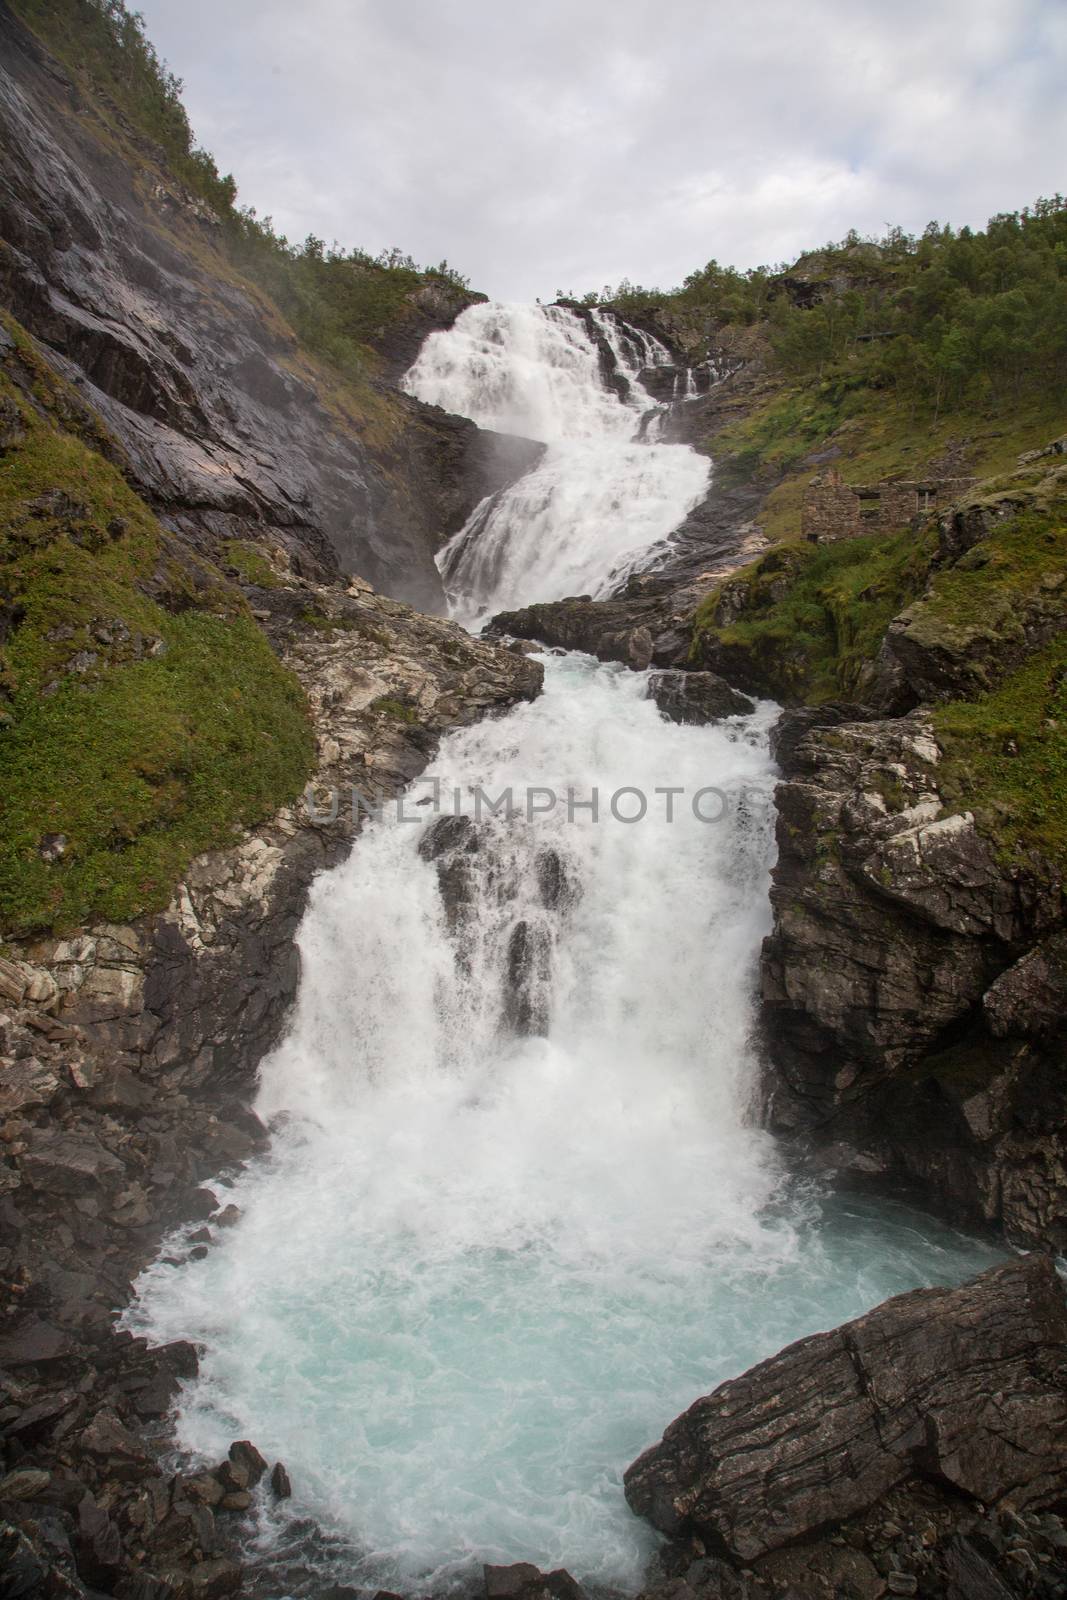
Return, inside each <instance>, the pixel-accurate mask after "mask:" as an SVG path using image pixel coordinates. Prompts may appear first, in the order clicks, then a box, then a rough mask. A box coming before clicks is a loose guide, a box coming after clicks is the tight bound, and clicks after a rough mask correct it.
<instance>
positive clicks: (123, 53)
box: [12, 0, 469, 377]
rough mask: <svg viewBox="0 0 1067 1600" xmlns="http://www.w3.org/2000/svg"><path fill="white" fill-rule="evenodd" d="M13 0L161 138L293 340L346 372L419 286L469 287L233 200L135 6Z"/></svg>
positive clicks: (74, 64) (100, 100)
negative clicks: (294, 229) (290, 234)
mask: <svg viewBox="0 0 1067 1600" xmlns="http://www.w3.org/2000/svg"><path fill="white" fill-rule="evenodd" d="M12 4H13V6H14V9H15V10H16V11H17V12H18V14H19V15H20V16H21V17H22V18H23V20H24V21H25V22H27V23H28V24H29V25H30V27H32V28H33V29H34V31H35V32H36V33H37V34H38V36H39V37H40V38H41V39H42V40H43V41H44V43H45V44H46V45H47V46H48V48H49V50H51V51H52V52H53V54H55V55H56V56H57V57H58V58H59V60H60V61H62V63H63V65H64V66H65V67H66V68H67V70H68V71H69V72H70V74H71V76H72V77H73V79H74V80H75V82H78V83H81V84H82V85H84V86H85V87H86V88H87V90H88V91H89V93H90V94H91V96H92V98H93V100H94V102H95V103H96V104H97V105H98V106H99V107H100V108H101V110H102V112H103V113H104V115H105V116H106V115H108V114H109V113H110V114H111V115H112V117H113V118H115V119H116V120H117V121H118V122H119V123H120V125H121V124H123V123H125V124H126V125H127V126H129V127H132V128H133V129H134V130H136V132H137V133H139V134H141V135H143V136H145V137H147V138H148V139H150V140H151V141H152V142H153V144H155V145H156V146H158V147H159V156H160V158H161V160H162V162H163V164H164V165H165V166H166V167H167V168H169V170H170V171H171V172H172V173H173V174H174V175H175V177H177V178H178V179H179V180H180V181H181V182H182V183H183V184H184V185H185V186H186V188H187V189H188V190H189V191H190V192H191V193H192V194H193V195H195V196H196V197H197V198H198V199H200V200H201V201H203V202H205V203H206V204H207V205H208V206H209V207H210V208H211V210H212V211H213V212H214V213H215V215H216V216H217V217H218V219H219V223H220V229H219V239H220V244H221V246H222V248H223V250H224V251H225V253H226V255H227V257H228V258H229V260H230V262H231V263H232V265H233V266H234V267H236V268H237V269H238V270H239V271H240V272H242V273H244V274H246V275H247V276H248V277H250V278H251V279H253V280H254V281H255V282H256V283H258V284H259V285H260V286H261V287H262V288H263V289H265V290H266V292H267V293H268V294H269V295H270V296H271V298H272V299H273V300H274V301H275V303H276V304H277V305H278V307H279V308H280V310H281V311H282V312H283V314H284V315H285V316H286V317H287V319H288V320H289V322H290V323H291V324H292V327H293V329H294V331H295V332H296V334H297V335H298V337H299V338H300V340H301V342H302V343H303V344H304V345H305V346H306V347H307V348H308V349H309V350H311V351H313V352H314V353H315V354H316V355H319V356H323V357H325V358H326V359H327V360H328V361H330V362H331V363H332V364H333V365H334V366H336V367H338V368H339V369H340V370H341V371H342V372H344V373H345V374H346V375H348V376H350V377H358V376H359V375H361V374H362V373H363V372H365V371H366V370H367V369H368V368H373V365H374V357H373V354H372V350H373V345H374V341H375V339H376V337H377V336H379V335H380V334H382V333H383V332H384V331H385V330H387V329H388V328H389V327H390V325H392V324H395V323H396V321H397V320H402V319H403V318H404V317H405V316H407V315H408V314H409V313H410V310H411V295H412V292H413V291H414V290H416V289H418V288H420V287H422V286H425V285H438V286H440V287H445V288H452V289H459V290H464V291H465V290H467V289H468V288H469V284H468V281H467V279H465V278H463V277H462V276H461V275H460V274H459V273H458V272H456V271H455V270H454V269H453V268H452V267H450V266H449V264H448V262H447V261H442V262H440V264H439V265H437V266H435V267H426V268H421V267H418V266H417V265H416V263H415V262H414V261H413V260H412V259H411V257H410V256H408V255H406V254H405V253H404V252H403V251H401V250H397V249H392V250H385V251H382V252H381V253H380V254H379V255H376V256H375V255H370V254H368V253H367V252H366V251H364V250H360V249H351V250H345V249H343V248H342V247H340V246H339V245H337V244H333V245H329V246H327V245H326V244H325V242H324V241H323V240H322V239H317V238H315V237H314V235H309V236H308V238H307V239H305V240H304V242H303V243H302V244H296V243H293V242H291V241H290V240H288V239H287V238H286V237H285V236H284V235H283V234H279V233H277V232H276V231H275V228H274V226H273V222H272V219H271V218H270V217H265V218H260V217H257V215H256V213H255V210H254V209H253V208H248V207H241V206H238V204H237V184H236V182H235V181H234V178H233V176H232V174H230V173H226V174H220V172H219V170H218V167H217V165H216V163H215V161H214V158H213V157H212V156H211V155H210V154H209V153H208V152H207V151H206V150H204V149H201V148H200V147H199V146H198V145H197V144H196V141H195V139H194V136H193V131H192V128H191V126H190V123H189V118H188V115H187V113H186V110H185V107H184V105H183V104H182V99H181V94H182V82H181V80H180V79H179V78H177V77H175V75H174V74H173V73H172V72H171V71H170V70H169V68H168V67H167V66H166V64H165V63H164V62H162V61H161V60H160V58H159V56H158V54H157V53H156V50H155V48H154V47H153V45H152V44H151V42H150V40H149V39H148V38H147V36H146V34H145V31H144V21H143V18H142V17H141V16H140V14H139V13H138V12H132V11H130V10H129V9H128V8H127V6H126V5H125V3H124V0H12Z"/></svg>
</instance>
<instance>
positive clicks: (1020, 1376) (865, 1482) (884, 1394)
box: [624, 1256, 1067, 1594]
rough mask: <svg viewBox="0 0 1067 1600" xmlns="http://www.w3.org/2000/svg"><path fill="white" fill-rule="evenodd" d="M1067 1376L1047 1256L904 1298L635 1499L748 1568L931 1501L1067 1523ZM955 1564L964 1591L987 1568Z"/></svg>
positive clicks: (763, 1375)
mask: <svg viewBox="0 0 1067 1600" xmlns="http://www.w3.org/2000/svg"><path fill="white" fill-rule="evenodd" d="M1065 1374H1067V1306H1065V1303H1064V1291H1063V1285H1062V1284H1061V1282H1060V1280H1059V1278H1058V1275H1057V1273H1056V1271H1055V1267H1054V1264H1053V1262H1052V1261H1051V1259H1050V1258H1048V1257H1043V1256H1031V1257H1028V1258H1026V1259H1025V1260H1022V1261H1017V1262H1012V1263H1011V1264H1010V1265H1008V1266H1004V1267H997V1268H994V1269H993V1270H992V1271H990V1272H986V1273H983V1274H982V1276H981V1277H979V1278H977V1279H975V1280H974V1281H973V1282H972V1283H970V1284H967V1285H965V1286H964V1287H963V1288H960V1289H921V1290H917V1291H916V1292H914V1293H912V1294H907V1295H901V1296H899V1297H897V1298H896V1299H893V1300H889V1301H887V1302H886V1303H885V1304H884V1305H882V1306H879V1307H878V1308H877V1309H876V1310H875V1311H872V1312H870V1313H869V1314H868V1315H867V1316H865V1317H860V1318H858V1319H857V1320H856V1321H854V1322H849V1323H845V1324H844V1325H843V1326H842V1327H840V1328H837V1329H835V1330H834V1331H833V1332H832V1333H821V1334H815V1335H814V1336H812V1337H811V1338H808V1339H802V1340H800V1341H799V1343H797V1344H794V1345H791V1346H789V1348H788V1349H786V1350H783V1351H782V1352H781V1353H780V1354H779V1355H776V1356H773V1357H771V1359H770V1360H769V1361H764V1362H762V1363H761V1364H760V1365H759V1366H757V1367H754V1368H753V1369H752V1371H751V1372H748V1373H746V1374H745V1375H744V1376H743V1377H741V1378H737V1379H733V1380H731V1381H730V1382H728V1383H725V1384H722V1385H721V1386H720V1387H719V1388H718V1389H716V1390H715V1391H714V1393H713V1394H711V1395H708V1396H707V1397H705V1398H704V1399H702V1400H698V1401H697V1402H696V1403H695V1405H693V1406H691V1407H690V1408H689V1410H688V1411H687V1412H685V1413H684V1414H683V1415H682V1416H681V1417H679V1418H678V1419H677V1420H676V1421H675V1422H673V1423H672V1424H671V1426H670V1427H669V1428H668V1429H667V1431H666V1433H665V1434H664V1436H663V1439H662V1441H661V1442H660V1443H659V1444H657V1445H654V1446H653V1447H652V1448H651V1449H650V1450H648V1451H646V1452H645V1454H644V1455H643V1456H641V1457H640V1458H639V1459H638V1460H637V1461H636V1462H634V1464H633V1465H632V1466H631V1467H630V1468H629V1469H628V1470H627V1472H626V1475H625V1480H624V1481H625V1488H626V1497H627V1500H628V1501H629V1503H630V1505H631V1507H632V1508H633V1510H634V1511H635V1512H637V1513H638V1515H641V1516H645V1517H647V1518H648V1519H649V1520H650V1521H651V1522H652V1523H653V1524H654V1526H655V1527H657V1528H658V1529H660V1531H661V1532H663V1533H665V1534H667V1535H668V1536H669V1537H671V1538H674V1539H683V1538H692V1537H693V1536H695V1537H697V1538H698V1539H700V1540H701V1541H702V1542H703V1544H704V1546H705V1547H706V1548H707V1549H708V1550H709V1552H713V1553H716V1554H719V1555H725V1556H726V1557H727V1558H728V1559H729V1560H731V1561H734V1562H736V1563H738V1564H741V1565H745V1566H748V1565H750V1564H752V1563H758V1562H759V1561H760V1560H761V1558H765V1557H768V1556H769V1555H772V1553H774V1552H778V1551H782V1550H783V1549H784V1548H785V1547H787V1546H793V1545H796V1544H798V1543H799V1542H801V1541H806V1540H811V1539H813V1538H823V1537H824V1536H826V1535H828V1534H829V1533H831V1532H833V1531H834V1530H836V1529H839V1528H841V1527H844V1526H848V1525H851V1524H853V1523H854V1522H855V1521H856V1519H859V1518H862V1517H863V1516H865V1515H866V1514H867V1513H869V1512H870V1511H871V1509H872V1508H874V1507H876V1506H878V1505H879V1504H884V1502H885V1500H886V1497H887V1496H889V1495H890V1494H891V1493H892V1492H893V1491H896V1490H901V1489H905V1488H906V1489H907V1490H908V1491H909V1492H910V1491H911V1490H912V1488H913V1486H915V1485H916V1484H918V1485H927V1486H928V1492H929V1491H932V1492H933V1494H934V1496H935V1498H936V1499H938V1500H940V1501H941V1502H942V1504H943V1505H944V1506H946V1507H948V1508H949V1509H950V1510H951V1508H952V1507H953V1506H955V1507H956V1508H957V1515H958V1514H959V1512H960V1511H966V1510H968V1509H969V1508H970V1506H971V1505H973V1504H974V1503H975V1502H978V1503H980V1504H981V1505H982V1506H984V1507H989V1508H994V1509H995V1508H996V1507H998V1506H1000V1505H1004V1506H1009V1507H1010V1508H1011V1510H1012V1511H1013V1512H1015V1513H1018V1512H1020V1511H1024V1510H1027V1509H1031V1508H1032V1509H1037V1508H1040V1507H1042V1506H1050V1505H1052V1506H1054V1505H1056V1504H1058V1503H1059V1502H1060V1501H1061V1500H1062V1498H1063V1495H1064V1493H1065V1492H1067V1388H1065V1386H1064V1377H1065ZM883 1515H884V1513H883ZM855 1542H856V1544H857V1545H858V1546H860V1547H862V1542H863V1541H862V1539H859V1540H857V1541H855ZM944 1556H945V1564H946V1567H947V1568H948V1569H949V1571H950V1576H951V1574H952V1572H955V1574H956V1576H955V1578H953V1580H952V1581H957V1582H958V1577H959V1573H960V1571H962V1570H963V1569H965V1568H966V1567H967V1566H968V1564H973V1557H972V1553H971V1551H970V1549H968V1548H964V1547H962V1546H961V1545H959V1544H954V1543H951V1542H950V1543H949V1545H948V1547H947V1548H946V1550H945V1552H944ZM759 1571H760V1568H759V1567H758V1566H757V1573H758V1572H759ZM771 1571H773V1565H772V1567H771ZM874 1576H875V1577H877V1573H875V1574H874ZM803 1592H808V1591H807V1590H804V1591H803ZM875 1592H884V1591H882V1590H876V1591H875ZM890 1592H891V1593H900V1594H904V1593H914V1592H915V1590H914V1589H911V1588H909V1587H903V1588H901V1587H897V1588H893V1587H892V1586H890ZM923 1592H924V1593H926V1592H927V1591H926V1590H925V1589H924V1590H923ZM994 1592H995V1590H994ZM1009 1592H1010V1591H1009Z"/></svg>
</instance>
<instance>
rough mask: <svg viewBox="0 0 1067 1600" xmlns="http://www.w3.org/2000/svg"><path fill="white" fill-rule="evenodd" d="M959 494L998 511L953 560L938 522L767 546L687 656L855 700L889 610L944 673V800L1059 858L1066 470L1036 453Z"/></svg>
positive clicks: (708, 614)
mask: <svg viewBox="0 0 1067 1600" xmlns="http://www.w3.org/2000/svg"><path fill="white" fill-rule="evenodd" d="M1052 459H1053V462H1054V463H1055V462H1056V461H1057V460H1058V458H1055V457H1054V458H1052ZM969 500H970V503H971V505H972V507H973V508H975V510H980V509H981V507H982V505H983V503H984V504H985V506H986V507H987V508H994V507H995V508H996V511H997V515H996V516H994V517H992V518H991V521H990V525H989V529H988V531H987V532H986V533H985V535H984V536H983V537H981V538H979V539H978V540H977V542H976V543H974V544H973V545H972V546H971V548H970V549H968V550H967V551H966V553H965V554H963V555H962V556H961V557H960V558H959V559H958V560H949V559H946V553H945V549H944V546H943V545H942V542H941V540H940V538H939V532H938V527H937V523H936V520H931V521H930V522H928V523H927V524H926V525H925V526H924V527H923V528H922V529H921V530H919V531H918V532H915V531H913V530H910V529H909V530H906V531H904V532H901V533H895V534H867V535H861V536H860V537H858V538H851V539H842V540H840V541H838V542H836V543H833V544H828V545H813V544H806V543H801V542H799V541H787V542H783V543H781V544H778V545H775V546H772V548H771V549H770V550H768V551H766V552H764V554H763V555H761V556H760V557H759V558H758V559H757V560H756V561H754V562H752V563H751V564H750V565H749V566H747V567H744V568H742V569H741V571H740V572H737V573H734V574H732V575H731V576H730V577H728V578H726V579H724V580H723V581H722V582H721V583H719V584H718V585H717V586H716V587H715V588H714V589H713V590H712V591H711V592H710V593H709V594H708V595H707V597H706V598H705V600H704V601H703V602H702V604H701V606H700V607H699V608H698V610H697V612H696V615H695V618H694V633H693V646H692V659H693V662H694V664H698V665H705V666H710V667H712V668H713V669H714V670H716V671H719V672H725V673H726V674H727V675H728V676H730V677H732V678H734V679H736V680H738V681H740V682H741V683H743V684H744V685H745V686H746V687H748V688H751V689H752V690H754V691H756V692H759V693H763V694H767V695H770V696H773V697H774V698H777V699H779V700H782V701H784V702H786V703H789V704H794V705H795V704H808V705H818V704H821V703H825V702H827V701H835V700H836V701H863V700H864V699H865V698H866V696H867V695H868V694H869V692H870V689H871V684H872V677H873V673H874V666H875V662H876V660H877V658H878V656H879V651H880V649H881V646H882V641H883V640H884V639H885V637H886V634H887V630H889V628H890V624H891V623H892V624H893V631H892V633H891V634H890V637H891V638H893V637H895V636H896V635H897V633H898V632H899V633H900V635H901V638H906V641H907V646H908V649H909V652H916V651H917V652H918V653H919V654H920V655H921V656H923V657H924V658H925V659H926V660H927V661H929V662H930V663H931V664H932V670H933V671H934V673H935V675H936V676H938V677H939V679H940V683H941V685H942V687H941V688H940V690H939V691H937V690H935V691H933V692H935V693H938V692H939V694H940V703H935V709H934V722H935V728H936V731H937V736H938V739H939V740H940V742H941V744H942V747H943V749H944V750H945V762H944V765H943V769H942V771H941V777H940V778H939V783H940V786H941V789H942V793H943V794H944V797H945V799H946V800H947V801H948V802H949V803H954V804H958V805H961V806H967V807H970V808H971V809H973V810H974V811H975V812H976V815H977V817H978V821H979V824H980V826H982V827H983V828H984V829H985V830H986V831H987V832H989V833H991V834H992V835H993V836H994V837H995V838H996V839H997V841H998V843H999V844H1000V845H1001V846H1003V847H1004V848H1005V849H1006V850H1007V851H1008V852H1009V853H1011V852H1014V851H1016V850H1018V849H1020V848H1022V849H1026V848H1030V847H1035V848H1037V849H1039V850H1040V851H1041V852H1042V853H1043V854H1044V855H1045V856H1046V857H1047V858H1049V859H1051V860H1053V861H1056V862H1060V863H1063V864H1065V865H1067V491H1065V484H1064V473H1063V469H1062V468H1061V467H1058V466H1057V465H1055V464H1053V465H1051V466H1050V465H1048V464H1047V463H1046V464H1045V466H1044V469H1043V467H1042V464H1041V463H1036V464H1034V465H1033V466H1031V467H1028V468H1026V469H1024V470H1023V471H1021V472H1018V473H1016V474H1014V475H1012V476H1011V477H1010V478H1006V479H1005V478H999V479H995V480H993V481H992V482H990V483H988V484H986V485H981V486H979V487H978V488H977V489H976V490H975V491H974V493H973V495H971V496H970V497H969ZM1011 505H1014V506H1015V507H1016V508H1017V509H1016V510H1015V513H1014V514H1013V515H1004V514H1003V513H1004V510H1005V508H1006V507H1009V506H1011ZM926 697H927V698H929V694H927V696H926Z"/></svg>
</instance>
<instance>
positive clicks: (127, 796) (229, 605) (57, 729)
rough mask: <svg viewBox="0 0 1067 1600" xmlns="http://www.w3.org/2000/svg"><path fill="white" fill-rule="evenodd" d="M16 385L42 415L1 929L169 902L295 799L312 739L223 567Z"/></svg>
mask: <svg viewBox="0 0 1067 1600" xmlns="http://www.w3.org/2000/svg"><path fill="white" fill-rule="evenodd" d="M0 396H2V397H3V398H4V399H6V400H7V401H8V402H9V403H10V402H14V403H15V404H17V405H19V406H20V409H21V411H22V415H23V418H24V421H25V426H26V432H25V435H24V437H23V438H22V439H21V441H19V442H18V443H16V444H15V445H14V446H13V447H12V448H10V449H9V450H8V451H7V452H6V453H5V454H4V456H3V458H2V463H0V927H2V928H3V929H4V931H6V932H7V933H8V934H10V935H22V934H26V933H29V932H32V931H35V930H40V929H45V928H63V927H69V926H74V925H77V924H79V923H84V922H86V921H90V920H92V919H93V918H96V917H104V918H107V919H112V920H121V919H124V918H127V917H130V916H133V915H135V914H137V913H139V912H141V911H145V910H150V909H153V908H155V907H159V906H161V905H163V904H165V903H166V901H167V899H168V897H169V895H170V893H171V890H172V888H173V885H174V883H175V882H176V880H177V879H178V878H179V876H180V875H181V872H182V871H183V870H184V868H185V866H186V865H187V864H188V862H189V860H190V859H191V858H192V857H193V856H194V855H196V854H198V853H199V852H200V851H202V850H206V849H209V848H213V847H216V846H220V845H224V844H226V843H228V842H230V841H232V839H233V838H234V836H235V832H236V831H237V830H238V829H239V828H240V827H241V826H243V825H247V824H251V823H254V822H256V821H259V820H261V819H262V818H263V817H265V816H267V815H269V814H270V813H271V812H272V811H273V810H275V809H276V808H277V806H278V805H280V804H283V803H285V802H286V801H288V800H290V799H292V798H294V797H295V795H296V794H297V793H298V792H299V789H300V787H301V785H302V784H303V782H304V780H305V778H306V776H307V774H308V772H309V771H310V768H311V764H312V758H313V751H314V743H313V738H312V733H311V728H310V725H309V721H308V717H307V713H306V707H305V702H304V696H303V693H302V690H301V689H300V687H299V684H298V682H297V680H296V679H295V677H294V676H293V675H292V674H291V673H290V672H289V671H288V670H287V669H286V668H284V667H283V666H282V665H281V664H280V662H279V661H278V660H277V659H276V658H275V656H274V655H273V653H272V652H271V650H270V647H269V645H268V643H267V640H266V638H265V636H264V635H263V633H262V632H261V631H260V629H259V628H257V627H256V625H255V623H254V622H253V621H252V619H251V617H250V616H249V615H248V613H247V608H246V607H245V605H244V602H243V600H242V599H241V596H240V594H239V593H238V592H237V591H236V590H234V589H233V588H232V587H230V586H229V585H227V584H226V583H225V581H224V579H223V577H222V575H221V573H219V572H218V571H216V570H214V569H213V568H211V567H210V566H209V565H208V564H207V563H204V562H201V561H199V560H198V558H195V557H193V556H192V554H191V553H188V554H187V553H185V552H184V551H182V550H181V548H180V547H175V546H172V545H171V544H169V543H168V539H167V536H166V535H165V534H164V533H163V531H162V529H161V528H160V527H159V524H158V523H157V521H156V519H155V518H154V516H153V515H152V513H151V512H150V511H149V510H148V508H147V507H146V506H145V505H144V503H143V502H142V501H141V500H140V499H139V498H138V497H137V496H136V495H135V494H134V492H133V491H132V489H131V488H130V487H129V485H128V484H127V483H126V482H125V481H124V479H123V478H122V476H121V473H120V472H119V471H118V470H117V468H116V467H115V466H114V465H112V463H111V462H109V461H107V460H105V458H104V457H103V456H102V455H100V454H99V453H98V452H97V451H96V450H94V449H92V448H90V446H89V445H87V444H86V443H85V442H84V440H83V439H81V438H76V437H74V436H73V435H71V434H70V433H67V432H65V431H64V430H63V429H62V428H60V427H58V426H57V425H56V423H55V422H54V420H52V418H50V417H48V416H42V415H41V414H40V413H38V412H37V411H36V410H35V409H34V408H33V407H32V406H31V405H30V404H29V403H28V402H27V401H26V400H24V399H21V398H20V397H19V394H18V391H17V390H16V389H15V387H14V386H13V385H12V384H11V383H10V382H9V381H8V380H7V378H6V377H0ZM162 602H166V603H165V604H164V603H162ZM168 607H170V608H171V609H168ZM45 834H63V835H64V836H65V837H66V841H67V842H66V848H65V850H64V852H63V854H62V856H61V858H60V859H59V860H57V861H56V862H54V863H53V864H48V863H46V862H45V861H44V860H43V859H42V857H41V855H40V852H39V845H40V842H41V840H42V837H43V836H44V835H45Z"/></svg>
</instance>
